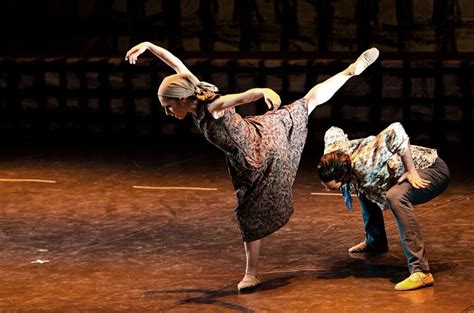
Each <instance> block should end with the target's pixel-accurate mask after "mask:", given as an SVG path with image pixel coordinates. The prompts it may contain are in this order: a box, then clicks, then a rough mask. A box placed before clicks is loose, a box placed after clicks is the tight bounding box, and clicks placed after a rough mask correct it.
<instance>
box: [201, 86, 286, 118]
mask: <svg viewBox="0 0 474 313" xmlns="http://www.w3.org/2000/svg"><path fill="white" fill-rule="evenodd" d="M260 98H264V99H265V103H266V104H267V106H268V108H269V109H277V108H278V107H279V106H280V104H281V99H280V96H279V95H278V94H277V93H276V92H274V91H273V90H271V89H269V88H252V89H249V90H247V91H245V92H242V93H237V94H230V95H225V96H221V97H219V98H217V99H216V100H214V101H213V102H211V103H210V104H209V106H208V107H207V109H208V110H209V112H210V113H219V112H222V111H224V110H225V109H228V108H232V107H235V106H238V105H241V104H246V103H251V102H254V101H256V100H258V99H260Z"/></svg>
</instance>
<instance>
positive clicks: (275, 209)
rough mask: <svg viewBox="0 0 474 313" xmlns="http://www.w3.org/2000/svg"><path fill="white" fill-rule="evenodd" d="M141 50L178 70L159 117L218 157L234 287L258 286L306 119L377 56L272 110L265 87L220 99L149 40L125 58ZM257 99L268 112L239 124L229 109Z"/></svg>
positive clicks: (287, 203) (166, 83) (162, 92)
mask: <svg viewBox="0 0 474 313" xmlns="http://www.w3.org/2000/svg"><path fill="white" fill-rule="evenodd" d="M146 50H150V51H151V52H152V53H153V54H155V55H156V56H157V57H158V58H160V59H161V60H162V61H164V62H165V63H166V64H168V65H169V66H170V67H171V68H173V69H174V70H175V71H176V72H177V74H174V75H170V76H168V77H166V78H165V79H164V80H163V82H162V83H161V85H160V87H159V89H158V98H159V100H160V103H161V105H162V106H163V108H164V110H165V113H166V114H167V115H172V116H174V117H176V118H178V119H183V118H184V117H185V116H186V115H187V114H188V113H191V114H192V117H193V119H194V122H195V124H196V126H197V127H198V128H199V130H200V131H201V132H202V134H203V135H204V136H205V137H206V139H207V140H208V141H209V142H210V143H212V144H214V145H215V146H217V147H218V148H219V149H221V150H222V151H223V152H224V153H225V156H226V161H227V165H228V168H229V173H230V176H231V178H232V183H233V186H234V189H235V191H236V195H237V207H236V209H235V215H236V217H237V222H238V224H239V227H240V232H241V235H242V239H243V241H244V248H245V255H246V269H245V276H244V278H243V279H242V281H241V282H240V283H239V284H238V286H237V288H238V290H242V289H248V288H252V287H255V286H257V285H258V284H259V283H260V282H259V280H258V279H257V277H256V274H257V261H258V256H259V251H260V240H261V239H262V238H264V237H266V236H268V235H270V234H272V233H273V232H275V231H276V230H278V229H279V228H281V227H282V226H284V225H285V224H286V223H287V222H288V220H289V218H290V216H291V214H292V213H293V197H292V186H293V182H294V180H295V176H296V171H297V169H298V165H299V162H300V158H301V153H302V151H303V146H304V143H305V140H306V134H307V123H308V115H309V114H310V113H311V112H312V111H313V110H314V108H316V107H317V106H318V105H320V104H322V103H324V102H326V101H327V100H329V99H330V98H331V97H332V96H333V95H334V93H335V92H336V91H337V90H338V89H339V88H341V86H342V85H344V83H345V82H346V81H347V80H348V79H349V78H351V77H352V76H354V75H358V74H360V73H361V72H362V71H364V69H365V68H367V67H368V66H369V65H370V64H371V63H373V62H374V61H375V59H376V58H377V57H378V50H377V49H375V48H372V49H370V50H367V51H366V52H364V53H363V54H362V55H361V56H360V57H359V58H358V59H357V60H356V61H355V62H354V63H352V64H351V65H350V66H349V67H348V68H347V69H345V70H344V71H342V72H340V73H339V74H336V75H335V76H332V77H331V78H329V79H327V80H326V81H324V82H322V83H320V84H318V85H316V86H314V87H313V88H312V89H311V90H310V91H309V92H308V93H307V94H306V95H305V96H304V97H303V98H301V99H300V100H297V101H295V102H293V103H292V104H289V105H286V106H284V107H282V108H280V109H279V110H277V108H278V107H279V106H280V97H279V96H278V95H277V94H276V93H275V92H274V91H272V90H271V89H268V88H254V89H250V90H247V91H245V92H242V93H238V94H229V95H220V94H219V93H218V89H217V87H215V86H214V85H211V84H209V83H205V82H201V81H199V80H198V79H197V78H196V76H194V75H193V74H192V73H191V72H190V71H189V70H188V69H187V68H186V66H185V65H184V64H183V63H182V62H181V60H179V59H178V58H176V57H175V56H174V55H173V54H171V53H170V52H169V51H167V50H165V49H163V48H161V47H158V46H156V45H154V44H152V43H150V42H143V43H141V44H138V45H137V46H135V47H133V48H132V49H130V50H129V51H128V52H127V55H126V57H125V60H128V61H129V62H130V64H135V63H136V61H137V58H138V56H139V55H140V54H142V53H143V52H145V51H146ZM260 98H264V99H265V102H266V104H267V105H268V107H269V108H273V109H274V110H272V111H269V112H267V113H265V114H263V115H259V116H251V117H245V118H243V117H241V116H240V115H239V114H238V113H237V112H236V111H235V108H234V107H235V106H238V105H242V104H246V103H251V102H253V101H256V100H258V99H260Z"/></svg>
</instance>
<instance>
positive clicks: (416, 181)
mask: <svg viewBox="0 0 474 313" xmlns="http://www.w3.org/2000/svg"><path fill="white" fill-rule="evenodd" d="M404 180H408V182H409V183H410V185H412V186H413V188H415V189H420V188H426V187H427V186H428V185H429V184H430V181H429V180H426V179H423V178H421V177H420V175H418V172H417V171H416V170H415V169H413V170H411V171H408V172H405V173H404V174H403V175H402V176H401V177H400V178H399V179H398V183H401V182H403V181H404Z"/></svg>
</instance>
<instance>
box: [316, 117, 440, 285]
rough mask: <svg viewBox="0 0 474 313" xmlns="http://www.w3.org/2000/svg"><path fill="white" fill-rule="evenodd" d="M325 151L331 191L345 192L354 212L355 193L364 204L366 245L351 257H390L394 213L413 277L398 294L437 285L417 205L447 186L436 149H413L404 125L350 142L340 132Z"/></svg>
mask: <svg viewBox="0 0 474 313" xmlns="http://www.w3.org/2000/svg"><path fill="white" fill-rule="evenodd" d="M324 142H325V150H324V153H325V154H324V155H323V157H322V158H321V160H320V162H319V164H318V166H317V168H318V172H319V178H320V179H321V181H322V184H323V185H324V186H325V187H326V189H341V190H342V192H343V195H344V198H345V201H346V205H347V207H348V209H349V210H350V211H352V201H351V196H350V189H352V190H354V191H355V192H356V194H357V197H358V199H359V203H360V206H361V210H362V218H363V220H364V225H365V240H364V241H363V242H361V243H359V244H357V245H355V246H354V247H352V248H350V249H349V252H350V253H383V252H386V251H388V243H387V236H386V234H385V226H384V220H383V214H382V210H381V209H384V208H387V207H388V208H390V210H391V211H392V213H393V215H394V216H395V220H396V221H397V225H398V231H399V233H400V240H401V242H402V247H403V250H404V252H405V256H406V258H407V261H408V268H409V271H410V274H411V275H410V277H408V278H407V279H405V280H404V281H402V282H400V283H398V284H397V285H396V286H395V290H413V289H418V288H421V287H423V286H430V285H433V283H434V279H433V276H432V275H431V273H430V267H429V265H428V259H427V258H426V256H425V246H424V243H423V238H422V236H421V229H420V224H419V222H418V220H417V218H416V216H415V211H414V210H413V205H414V204H415V205H416V204H421V203H425V202H428V201H430V200H431V199H433V198H435V197H436V196H438V195H439V194H440V193H441V192H443V191H444V190H445V189H446V187H447V186H448V182H449V170H448V167H447V166H446V164H445V163H444V161H443V160H441V158H439V157H438V153H437V151H436V150H435V149H429V148H424V147H419V146H414V145H410V142H409V137H408V135H407V134H406V132H405V129H404V128H403V127H402V125H401V124H400V123H393V124H391V125H390V126H389V127H387V128H386V129H385V130H384V131H382V132H381V133H380V134H378V135H377V136H370V137H367V138H364V139H355V140H348V139H347V135H346V134H345V133H344V132H343V131H342V129H340V128H336V127H331V128H330V129H329V130H328V131H327V132H326V134H325V136H324Z"/></svg>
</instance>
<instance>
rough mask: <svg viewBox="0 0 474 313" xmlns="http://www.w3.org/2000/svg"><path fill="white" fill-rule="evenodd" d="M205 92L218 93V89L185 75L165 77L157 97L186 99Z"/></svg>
mask: <svg viewBox="0 0 474 313" xmlns="http://www.w3.org/2000/svg"><path fill="white" fill-rule="evenodd" d="M206 92H214V93H218V92H219V89H218V88H217V87H216V86H214V85H213V84H209V83H206V82H200V81H199V80H197V79H196V78H195V77H194V76H192V75H189V74H187V73H180V74H174V75H170V76H167V77H165V79H163V81H162V82H161V84H160V87H159V88H158V96H163V97H169V98H187V97H190V96H197V95H200V94H203V93H206Z"/></svg>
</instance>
